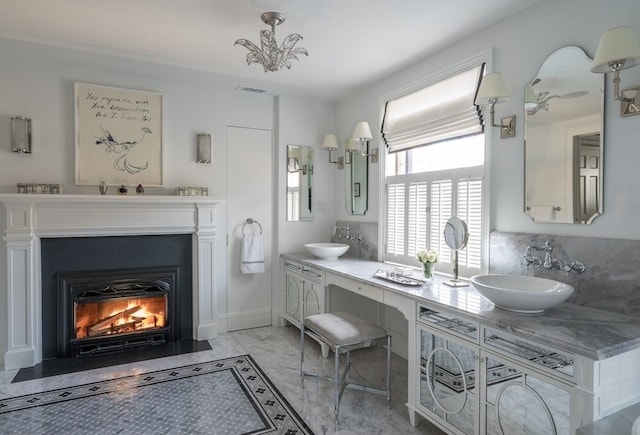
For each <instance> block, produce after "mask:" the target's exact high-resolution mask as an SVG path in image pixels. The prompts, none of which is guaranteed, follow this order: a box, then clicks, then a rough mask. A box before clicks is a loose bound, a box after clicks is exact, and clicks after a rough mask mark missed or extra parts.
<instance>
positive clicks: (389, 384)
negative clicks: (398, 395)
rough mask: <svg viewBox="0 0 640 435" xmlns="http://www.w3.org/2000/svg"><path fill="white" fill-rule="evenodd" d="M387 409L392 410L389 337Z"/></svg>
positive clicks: (389, 347)
mask: <svg viewBox="0 0 640 435" xmlns="http://www.w3.org/2000/svg"><path fill="white" fill-rule="evenodd" d="M387 409H391V336H390V335H387Z"/></svg>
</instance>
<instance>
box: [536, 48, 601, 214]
mask: <svg viewBox="0 0 640 435" xmlns="http://www.w3.org/2000/svg"><path fill="white" fill-rule="evenodd" d="M603 89H604V77H603V74H594V73H592V72H591V59H590V58H589V57H588V56H587V55H586V54H585V53H584V51H583V50H582V49H581V48H579V47H574V46H570V47H563V48H561V49H559V50H556V51H555V52H553V53H552V54H551V55H550V56H549V57H548V58H547V59H546V60H545V61H544V62H543V63H542V65H541V66H540V69H539V70H538V73H537V74H536V76H535V77H534V78H533V80H532V81H531V82H530V83H527V84H526V85H525V99H524V101H525V203H524V207H525V213H527V214H528V215H529V216H530V217H531V219H533V220H534V221H535V222H549V223H553V222H555V223H576V224H589V223H591V222H592V221H593V219H595V218H596V216H598V215H600V214H602V203H603V198H602V163H603V162H602V156H603V148H604V147H603V145H604V142H603V137H604V134H603V104H604V98H603V93H604V92H603Z"/></svg>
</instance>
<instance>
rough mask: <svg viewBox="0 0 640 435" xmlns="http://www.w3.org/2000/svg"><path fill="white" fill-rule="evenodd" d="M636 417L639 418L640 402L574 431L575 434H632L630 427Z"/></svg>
mask: <svg viewBox="0 0 640 435" xmlns="http://www.w3.org/2000/svg"><path fill="white" fill-rule="evenodd" d="M636 418H640V403H636V404H635V405H631V406H629V407H628V408H624V409H623V410H621V411H618V412H616V413H614V414H611V415H609V416H608V417H605V418H601V419H600V420H598V421H596V422H593V423H591V424H588V425H586V426H583V427H581V428H579V429H578V430H577V431H576V435H610V434H615V435H634V434H631V428H632V427H633V422H634V421H635V420H636Z"/></svg>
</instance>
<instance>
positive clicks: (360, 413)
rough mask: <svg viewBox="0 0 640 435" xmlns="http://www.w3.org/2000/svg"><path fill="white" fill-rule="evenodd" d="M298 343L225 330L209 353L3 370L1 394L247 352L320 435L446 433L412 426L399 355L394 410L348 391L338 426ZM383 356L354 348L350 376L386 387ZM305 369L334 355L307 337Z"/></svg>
mask: <svg viewBox="0 0 640 435" xmlns="http://www.w3.org/2000/svg"><path fill="white" fill-rule="evenodd" d="M299 341H300V331H299V330H298V329H296V328H294V327H291V326H289V327H265V328H256V329H249V330H243V331H236V332H231V333H225V334H221V335H220V336H219V337H218V338H216V339H213V340H210V341H209V342H210V344H211V347H212V349H211V350H207V351H201V352H195V353H188V354H183V355H176V356H170V357H166V358H157V359H153V360H148V361H140V362H134V363H130V364H123V365H119V366H114V367H104V368H100V369H94V370H87V371H83V372H78V373H73V374H67V375H59V376H52V377H48V378H42V379H35V380H30V381H24V382H18V383H11V380H12V379H13V376H15V374H16V373H17V370H12V371H4V372H0V398H8V397H14V396H18V395H23V394H28V393H34V392H38V391H45V390H49V389H53V388H63V387H67V386H71V385H77V384H80V383H88V382H95V381H99V380H104V379H112V378H113V377H116V376H123V375H130V374H139V373H145V372H148V371H154V370H162V369H166V368H171V367H176V366H182V365H187V364H194V363H198V362H203V361H210V360H214V359H220V358H226V357H231V356H236V355H244V354H249V355H251V356H252V357H253V359H254V360H255V361H256V362H257V364H258V365H259V366H260V367H261V368H262V370H263V371H264V372H265V373H266V374H267V376H268V377H269V379H270V380H271V381H272V382H273V383H274V384H275V385H276V387H277V388H278V389H279V390H280V392H281V393H282V394H283V395H284V397H285V398H286V399H287V400H288V401H289V403H290V404H291V405H292V406H293V408H294V409H295V410H296V411H297V412H298V413H299V414H300V416H301V417H302V418H303V419H304V420H305V422H306V423H307V424H308V425H309V427H310V428H311V429H312V430H313V431H314V432H315V433H316V434H319V435H323V434H333V433H340V434H349V433H356V434H428V435H436V434H438V435H439V434H442V433H443V432H442V431H441V430H439V429H438V428H436V427H435V426H433V425H432V424H430V423H429V422H427V421H425V420H423V419H421V420H420V425H419V426H418V427H416V428H414V427H412V426H411V425H410V424H409V417H408V411H407V408H406V406H405V403H406V400H407V361H406V360H404V359H402V358H400V357H398V356H396V355H393V358H392V377H391V379H392V395H391V409H387V403H386V399H385V398H384V397H383V396H379V395H374V394H370V393H364V392H361V391H356V390H350V389H347V390H345V392H344V395H343V398H342V402H341V404H340V424H339V426H337V427H336V425H335V423H334V421H333V389H332V384H331V383H329V382H326V381H321V380H316V379H309V378H307V379H306V380H305V388H304V389H303V388H301V387H300V371H299V370H300V367H299V364H300V354H299ZM385 357H386V353H385V350H384V349H382V348H371V349H362V350H359V351H356V352H353V354H352V370H351V377H352V379H354V380H355V381H356V382H363V383H365V384H371V385H379V386H381V387H382V386H384V376H385V367H386V365H385ZM305 369H307V370H310V371H317V372H323V373H326V374H331V373H332V371H333V358H328V359H324V358H322V356H321V353H320V346H319V345H318V344H317V343H315V342H313V341H312V340H306V341H305Z"/></svg>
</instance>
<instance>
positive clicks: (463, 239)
mask: <svg viewBox="0 0 640 435" xmlns="http://www.w3.org/2000/svg"><path fill="white" fill-rule="evenodd" d="M444 241H445V243H446V244H447V246H448V247H450V248H451V249H453V279H450V280H449V281H447V282H445V283H444V284H445V285H448V286H449V287H467V286H469V284H468V283H467V282H464V281H460V280H459V279H458V251H459V250H460V249H464V247H465V246H467V242H468V241H469V230H468V228H467V223H466V222H465V221H463V220H462V219H460V218H458V217H455V216H453V217H451V218H449V220H448V221H447V224H446V225H445V226H444Z"/></svg>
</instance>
